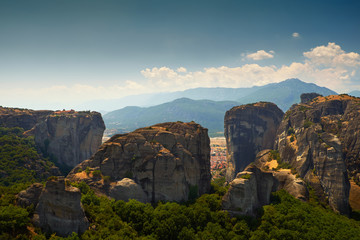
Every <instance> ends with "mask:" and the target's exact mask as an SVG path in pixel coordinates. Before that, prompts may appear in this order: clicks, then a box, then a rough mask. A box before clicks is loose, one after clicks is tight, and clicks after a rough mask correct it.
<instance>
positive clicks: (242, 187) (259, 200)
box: [222, 149, 308, 215]
mask: <svg viewBox="0 0 360 240" xmlns="http://www.w3.org/2000/svg"><path fill="white" fill-rule="evenodd" d="M270 152H271V151H270V150H269V149H266V150H263V151H261V152H259V153H258V154H257V156H256V160H255V161H254V163H253V164H250V165H249V166H247V167H246V168H245V170H244V171H242V172H239V173H238V174H237V175H236V178H235V179H234V180H233V181H232V182H230V188H229V190H228V191H227V193H226V194H225V196H224V197H223V199H222V206H223V209H225V210H228V211H230V212H232V213H233V214H246V215H256V211H257V209H259V208H260V207H262V206H264V205H267V204H270V194H271V192H274V191H278V190H280V189H284V190H285V191H287V192H288V193H290V194H291V195H293V196H294V197H296V198H298V199H301V200H306V199H307V198H308V191H307V188H306V184H305V182H304V181H303V180H301V179H300V178H298V177H296V176H295V175H294V174H292V173H291V171H290V169H276V170H272V168H273V167H274V168H276V167H277V162H276V160H272V158H271V154H270ZM270 167H271V168H270Z"/></svg>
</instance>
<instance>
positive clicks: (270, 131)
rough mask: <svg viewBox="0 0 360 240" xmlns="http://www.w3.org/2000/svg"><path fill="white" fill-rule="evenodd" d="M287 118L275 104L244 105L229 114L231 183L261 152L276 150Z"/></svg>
mask: <svg viewBox="0 0 360 240" xmlns="http://www.w3.org/2000/svg"><path fill="white" fill-rule="evenodd" d="M283 115H284V113H283V112H282V111H281V110H280V109H279V108H278V107H277V106H276V105H275V104H273V103H267V102H259V103H255V104H248V105H242V106H238V107H234V108H232V109H231V110H229V111H227V112H226V114H225V119H224V128H225V137H226V144H227V162H228V168H227V171H226V179H227V181H229V182H230V181H232V180H233V179H234V177H235V176H236V174H237V173H238V172H241V171H243V170H244V169H245V167H246V166H248V165H249V164H250V163H251V162H253V161H254V160H255V156H256V154H257V153H258V152H260V151H261V150H263V149H268V148H273V145H274V140H275V137H276V131H277V128H278V126H279V124H280V122H281V120H282V117H283Z"/></svg>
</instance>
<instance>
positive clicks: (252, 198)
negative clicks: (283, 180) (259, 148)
mask: <svg viewBox="0 0 360 240" xmlns="http://www.w3.org/2000/svg"><path fill="white" fill-rule="evenodd" d="M275 190H276V182H275V179H274V177H273V176H272V174H271V173H268V172H264V171H262V170H260V169H259V168H257V167H256V166H254V165H251V166H249V167H247V168H246V169H245V170H244V171H242V172H240V173H238V174H237V175H236V178H235V179H234V180H233V181H232V182H231V183H230V188H229V190H228V191H227V193H226V194H225V196H224V197H223V200H222V207H223V209H225V210H228V211H230V212H233V213H235V214H246V215H254V214H255V212H256V210H257V209H258V208H260V207H261V206H263V205H267V204H269V203H270V193H271V192H273V191H275Z"/></svg>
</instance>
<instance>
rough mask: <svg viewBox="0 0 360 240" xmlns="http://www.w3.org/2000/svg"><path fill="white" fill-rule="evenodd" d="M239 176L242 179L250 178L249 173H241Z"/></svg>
mask: <svg viewBox="0 0 360 240" xmlns="http://www.w3.org/2000/svg"><path fill="white" fill-rule="evenodd" d="M240 178H242V179H250V178H251V175H250V174H244V175H241V176H240Z"/></svg>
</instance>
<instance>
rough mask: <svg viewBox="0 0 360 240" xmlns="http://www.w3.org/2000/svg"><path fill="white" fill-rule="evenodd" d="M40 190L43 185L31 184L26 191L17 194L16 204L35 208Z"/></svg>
mask: <svg viewBox="0 0 360 240" xmlns="http://www.w3.org/2000/svg"><path fill="white" fill-rule="evenodd" d="M42 190H43V185H42V184H41V183H34V184H32V185H31V186H30V187H28V188H27V189H26V190H23V191H21V192H19V194H18V195H17V199H16V202H17V204H18V205H20V206H22V207H28V206H30V205H33V206H34V207H36V206H37V204H38V202H39V198H40V194H41V192H42Z"/></svg>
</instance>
